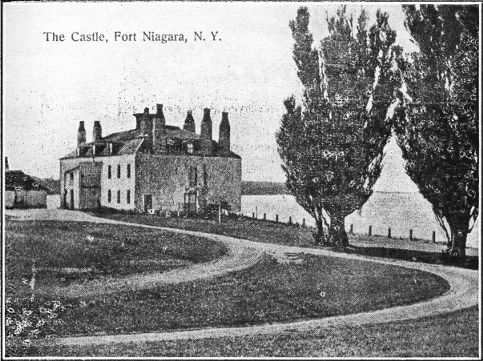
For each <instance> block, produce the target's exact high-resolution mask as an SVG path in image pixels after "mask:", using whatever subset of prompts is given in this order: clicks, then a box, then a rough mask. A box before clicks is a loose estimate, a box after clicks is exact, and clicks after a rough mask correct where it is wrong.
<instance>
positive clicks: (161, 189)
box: [60, 104, 241, 212]
mask: <svg viewBox="0 0 483 361" xmlns="http://www.w3.org/2000/svg"><path fill="white" fill-rule="evenodd" d="M134 116H135V119H136V127H135V128H134V129H131V130H128V131H125V132H120V133H114V134H110V135H107V136H105V137H103V136H102V128H101V125H100V123H99V122H94V127H93V137H92V142H89V143H87V142H86V131H85V128H84V122H82V121H81V122H80V124H79V129H78V132H77V148H76V150H75V151H73V152H71V153H70V154H68V155H66V156H65V157H62V158H61V159H60V190H61V206H62V207H64V208H71V209H89V208H96V207H108V208H114V209H118V210H129V211H137V212H151V211H188V212H200V211H203V210H205V209H206V208H207V207H209V206H210V205H214V204H222V206H223V208H226V209H229V210H231V211H235V212H236V211H239V210H240V206H241V158H240V156H239V155H237V154H235V153H233V152H232V151H231V150H230V124H229V121H228V113H226V112H223V113H222V119H221V122H220V132H219V141H218V142H216V141H214V140H213V139H212V120H211V116H210V109H208V108H206V109H204V116H203V119H202V121H201V134H196V133H195V128H196V127H195V121H194V118H193V116H192V113H191V112H190V111H189V112H188V114H187V116H186V119H185V122H184V126H183V129H181V128H178V127H175V126H171V125H166V121H165V117H164V113H163V106H162V104H157V106H156V113H154V114H153V113H150V112H149V109H148V108H145V109H144V112H143V113H137V114H134Z"/></svg>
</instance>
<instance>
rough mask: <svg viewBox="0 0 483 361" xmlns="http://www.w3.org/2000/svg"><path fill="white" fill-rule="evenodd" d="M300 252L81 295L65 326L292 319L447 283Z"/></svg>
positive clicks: (83, 329) (416, 296) (79, 329)
mask: <svg viewBox="0 0 483 361" xmlns="http://www.w3.org/2000/svg"><path fill="white" fill-rule="evenodd" d="M297 256H298V257H297V258H298V262H296V263H278V262H277V261H276V260H275V259H274V258H271V257H268V256H267V257H266V258H265V259H264V260H263V261H262V262H260V263H259V264H257V265H255V266H254V267H252V268H250V269H247V270H245V271H240V272H235V273H232V274H227V275H224V276H220V277H218V278H214V279H207V280H203V281H195V282H185V283H180V284H174V285H163V286H158V287H156V288H151V289H146V290H139V291H123V292H117V293H114V294H112V295H109V296H106V295H102V296H99V297H89V298H82V300H77V301H81V302H82V301H83V305H84V306H83V307H75V308H72V309H69V310H68V311H67V312H66V314H65V315H64V316H63V321H64V326H63V327H62V329H61V330H59V332H60V333H61V334H62V335H72V334H96V333H107V334H115V333H128V332H151V331H167V330H179V329H192V328H205V327H216V326H248V325H253V324H263V323H272V322H287V321H294V320H300V319H307V318H319V317H327V316H333V315H340V314H347V313H355V312H362V311H368V310H374V309H380V308H385V307H390V306H395V305H401V304H408V303H413V302H417V301H419V300H424V299H428V298H431V297H434V296H435V295H438V294H441V293H444V292H445V291H447V290H448V288H449V286H448V284H447V283H446V281H444V280H443V279H441V278H439V277H437V276H434V275H431V274H428V273H424V272H420V271H417V270H411V269H404V268H400V267H389V266H385V265H378V264H371V263H367V262H361V261H354V260H344V259H335V258H331V257H316V256H308V255H297ZM394 279H397V282H394ZM65 301H66V302H68V301H69V300H65Z"/></svg>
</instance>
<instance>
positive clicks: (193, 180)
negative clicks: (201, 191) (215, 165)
mask: <svg viewBox="0 0 483 361" xmlns="http://www.w3.org/2000/svg"><path fill="white" fill-rule="evenodd" d="M188 183H189V186H190V187H196V184H197V183H198V170H197V169H196V167H195V166H190V170H189V179H188Z"/></svg>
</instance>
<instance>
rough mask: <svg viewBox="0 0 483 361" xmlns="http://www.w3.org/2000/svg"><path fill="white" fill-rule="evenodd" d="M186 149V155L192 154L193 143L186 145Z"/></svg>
mask: <svg viewBox="0 0 483 361" xmlns="http://www.w3.org/2000/svg"><path fill="white" fill-rule="evenodd" d="M186 147H187V148H186V149H187V151H188V153H189V154H193V143H188V144H187V146H186Z"/></svg>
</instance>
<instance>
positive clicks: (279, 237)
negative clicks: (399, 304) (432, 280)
mask: <svg viewBox="0 0 483 361" xmlns="http://www.w3.org/2000/svg"><path fill="white" fill-rule="evenodd" d="M96 216H100V217H105V218H109V219H115V220H121V221H126V222H133V223H142V224H149V225H153V226H160V227H172V228H181V229H188V230H193V231H201V232H208V233H215V234H223V235H226V236H231V237H236V238H243V239H248V240H250V241H254V242H263V243H274V244H282V245H289V246H297V247H315V246H314V244H313V241H314V238H313V236H312V232H314V231H315V230H314V229H313V228H309V227H297V226H294V225H291V226H290V225H287V224H284V223H275V222H271V221H262V220H255V219H251V218H246V217H240V218H231V217H224V218H223V222H222V223H217V222H215V221H214V220H209V219H190V218H165V217H158V216H152V215H138V214H136V215H127V214H122V213H112V212H109V211H108V212H99V213H96ZM349 238H350V240H349V243H351V241H352V242H357V241H358V240H362V241H364V243H365V244H370V243H371V240H373V241H374V244H379V245H380V244H384V243H385V244H386V245H385V246H384V247H380V246H374V247H367V246H364V247H357V246H352V247H351V248H346V249H343V248H337V247H332V248H331V249H332V250H334V251H337V252H345V253H353V254H360V255H364V256H371V257H382V258H394V259H400V260H405V261H411V262H413V261H414V260H417V261H418V262H425V263H439V264H450V265H452V266H457V267H465V268H470V269H478V257H476V256H469V257H466V260H464V261H462V262H460V261H459V260H457V259H454V258H453V259H448V258H442V257H441V252H429V251H423V250H417V249H413V250H404V249H399V248H391V247H394V240H392V239H387V242H384V240H386V238H385V237H381V236H377V237H374V236H373V237H369V236H363V235H349ZM401 242H410V241H408V240H405V241H401Z"/></svg>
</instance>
